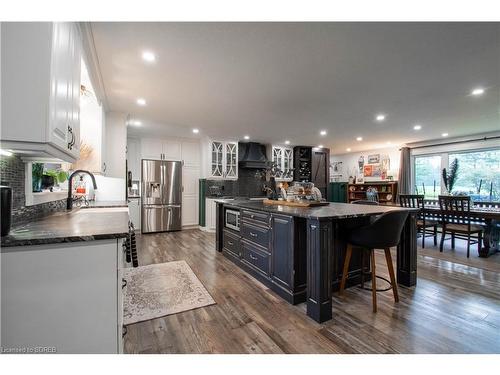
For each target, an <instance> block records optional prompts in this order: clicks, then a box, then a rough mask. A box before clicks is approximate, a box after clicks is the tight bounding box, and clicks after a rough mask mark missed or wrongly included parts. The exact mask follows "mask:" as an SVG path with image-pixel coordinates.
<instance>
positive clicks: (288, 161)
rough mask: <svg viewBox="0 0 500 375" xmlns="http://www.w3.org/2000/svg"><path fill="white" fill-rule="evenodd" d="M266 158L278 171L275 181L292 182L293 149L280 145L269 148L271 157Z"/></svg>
mask: <svg viewBox="0 0 500 375" xmlns="http://www.w3.org/2000/svg"><path fill="white" fill-rule="evenodd" d="M268 157H269V158H270V159H271V160H272V162H273V163H275V164H276V166H277V167H278V169H279V172H278V173H279V175H278V176H276V181H292V180H293V148H292V147H287V146H280V145H272V146H271V155H268Z"/></svg>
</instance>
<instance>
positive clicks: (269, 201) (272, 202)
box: [262, 199, 329, 207]
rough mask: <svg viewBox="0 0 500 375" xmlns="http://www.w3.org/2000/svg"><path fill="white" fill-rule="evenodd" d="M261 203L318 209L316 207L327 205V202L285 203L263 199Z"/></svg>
mask: <svg viewBox="0 0 500 375" xmlns="http://www.w3.org/2000/svg"><path fill="white" fill-rule="evenodd" d="M262 203H264V204H268V205H279V206H290V207H318V206H328V205H329V203H328V202H287V201H275V200H271V199H264V200H263V201H262Z"/></svg>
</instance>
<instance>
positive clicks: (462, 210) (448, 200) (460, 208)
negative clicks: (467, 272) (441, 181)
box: [438, 195, 483, 258]
mask: <svg viewBox="0 0 500 375" xmlns="http://www.w3.org/2000/svg"><path fill="white" fill-rule="evenodd" d="M438 200H439V208H440V211H441V212H440V213H441V221H442V223H441V225H442V227H443V233H442V235H441V243H440V246H439V251H441V252H442V251H443V246H444V241H445V236H446V233H450V235H451V248H452V249H455V238H459V239H463V240H466V241H467V258H469V256H470V245H471V244H475V243H477V248H478V251H479V250H481V245H482V239H483V227H482V226H481V225H479V224H476V223H474V222H473V220H472V218H471V214H470V202H471V201H470V197H464V196H448V195H440V196H439V197H438ZM473 235H477V237H476V236H473Z"/></svg>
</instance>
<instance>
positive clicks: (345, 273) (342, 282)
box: [339, 243, 352, 295]
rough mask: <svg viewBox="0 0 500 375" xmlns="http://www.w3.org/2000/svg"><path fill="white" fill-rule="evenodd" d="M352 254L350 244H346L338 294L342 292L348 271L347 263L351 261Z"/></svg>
mask: <svg viewBox="0 0 500 375" xmlns="http://www.w3.org/2000/svg"><path fill="white" fill-rule="evenodd" d="M351 255H352V245H351V244H350V243H349V244H347V250H346V252H345V260H344V269H343V270H342V281H341V282H340V289H339V295H342V293H344V288H345V282H346V280H347V273H348V272H349V263H350V262H351Z"/></svg>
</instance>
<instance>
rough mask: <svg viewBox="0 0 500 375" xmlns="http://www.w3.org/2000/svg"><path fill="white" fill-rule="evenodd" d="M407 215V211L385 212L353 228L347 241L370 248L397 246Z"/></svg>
mask: <svg viewBox="0 0 500 375" xmlns="http://www.w3.org/2000/svg"><path fill="white" fill-rule="evenodd" d="M407 217H408V211H389V212H385V213H383V214H382V215H380V216H379V217H377V219H376V220H375V221H374V222H373V223H371V224H369V225H366V226H364V227H360V228H356V229H354V230H353V231H352V232H351V235H350V239H349V242H351V243H352V244H353V245H355V246H362V247H367V248H372V249H386V248H389V247H393V246H397V245H398V244H399V240H400V237H401V231H402V230H403V226H404V224H405V221H406V218H407Z"/></svg>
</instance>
